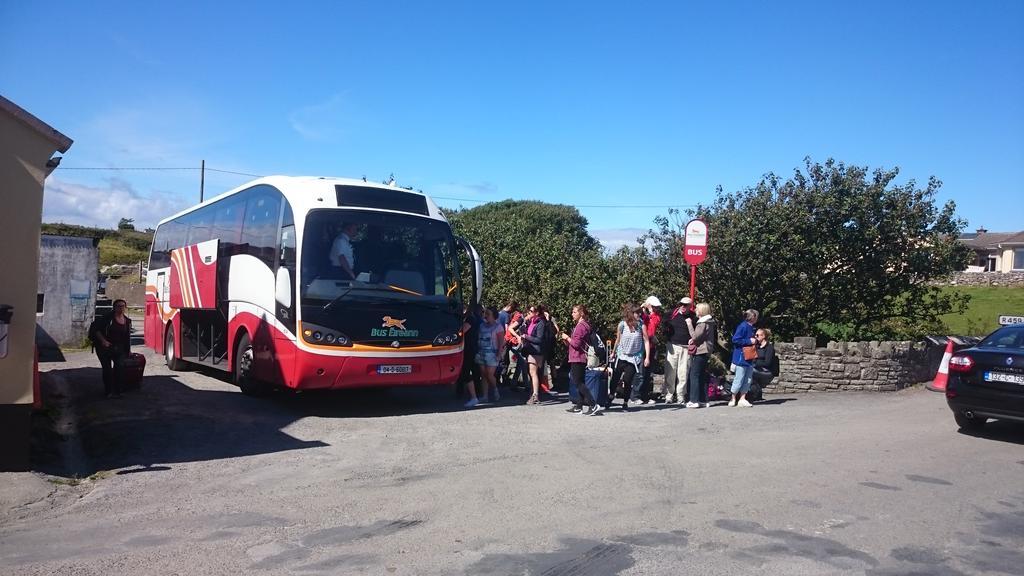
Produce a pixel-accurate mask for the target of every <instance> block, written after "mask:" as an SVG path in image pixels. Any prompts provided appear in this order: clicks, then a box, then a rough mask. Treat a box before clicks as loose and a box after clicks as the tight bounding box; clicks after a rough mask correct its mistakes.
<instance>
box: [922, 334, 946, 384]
mask: <svg viewBox="0 0 1024 576" xmlns="http://www.w3.org/2000/svg"><path fill="white" fill-rule="evenodd" d="M952 357H953V341H952V340H947V341H946V351H945V352H944V353H943V354H942V362H939V371H938V372H936V373H935V380H933V381H932V383H931V384H927V385H925V388H927V389H929V390H931V391H932V392H945V391H946V383H947V382H948V381H949V359H950V358H952Z"/></svg>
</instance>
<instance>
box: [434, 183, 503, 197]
mask: <svg viewBox="0 0 1024 576" xmlns="http://www.w3.org/2000/svg"><path fill="white" fill-rule="evenodd" d="M430 195H431V196H445V197H448V198H465V199H467V200H480V201H491V200H496V199H497V195H498V186H497V185H496V184H493V183H491V182H479V183H470V184H464V183H458V182H448V183H447V184H436V185H434V186H431V187H430Z"/></svg>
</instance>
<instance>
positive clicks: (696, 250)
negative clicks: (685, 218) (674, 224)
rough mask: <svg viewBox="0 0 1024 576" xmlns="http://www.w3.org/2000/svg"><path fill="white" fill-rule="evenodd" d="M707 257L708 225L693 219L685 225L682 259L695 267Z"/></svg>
mask: <svg viewBox="0 0 1024 576" xmlns="http://www.w3.org/2000/svg"><path fill="white" fill-rule="evenodd" d="M707 257H708V225H707V224H705V223H704V221H703V220H700V219H694V220H690V221H689V222H688V223H687V224H686V232H685V236H684V242H683V259H684V260H686V263H687V264H690V265H691V266H696V265H698V264H700V263H702V262H704V260H705V259H706V258H707Z"/></svg>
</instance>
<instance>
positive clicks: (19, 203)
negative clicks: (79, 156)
mask: <svg viewBox="0 0 1024 576" xmlns="http://www.w3.org/2000/svg"><path fill="white" fill-rule="evenodd" d="M69 147H71V139H70V138H68V137H67V136H65V135H63V134H61V133H60V132H57V131H56V130H54V129H53V128H52V127H50V126H48V125H46V124H45V123H44V122H42V121H41V120H39V119H38V118H36V117H35V116H32V115H31V114H29V113H28V112H26V111H25V110H23V109H21V108H20V107H18V105H16V104H14V103H13V102H11V101H10V100H8V99H6V98H4V97H3V96H0V203H2V204H0V304H4V305H8V306H12V307H13V309H14V310H13V312H14V316H13V318H12V319H11V323H10V325H9V327H8V328H9V330H8V332H7V356H6V357H4V358H2V359H0V470H3V471H9V470H28V469H29V466H30V461H29V446H30V445H31V431H32V400H33V397H32V379H33V375H34V374H33V364H34V359H35V328H36V285H37V277H38V274H39V228H40V222H41V220H42V215H43V180H45V179H46V176H47V174H49V172H50V171H51V170H52V169H51V168H49V167H47V164H48V163H49V160H50V158H51V157H52V156H53V154H54V152H58V151H60V152H64V151H66V150H67V149H68V148H69Z"/></svg>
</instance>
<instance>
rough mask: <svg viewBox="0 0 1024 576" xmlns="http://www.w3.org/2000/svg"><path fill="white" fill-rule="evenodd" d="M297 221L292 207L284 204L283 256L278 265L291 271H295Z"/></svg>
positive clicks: (282, 226) (282, 228) (282, 227)
mask: <svg viewBox="0 0 1024 576" xmlns="http://www.w3.org/2000/svg"><path fill="white" fill-rule="evenodd" d="M295 260H296V258H295V220H294V217H293V216H292V207H291V206H290V205H289V204H288V202H285V203H284V214H283V215H282V216H281V254H280V261H279V262H278V264H280V265H281V266H284V267H285V268H287V269H289V270H295Z"/></svg>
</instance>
